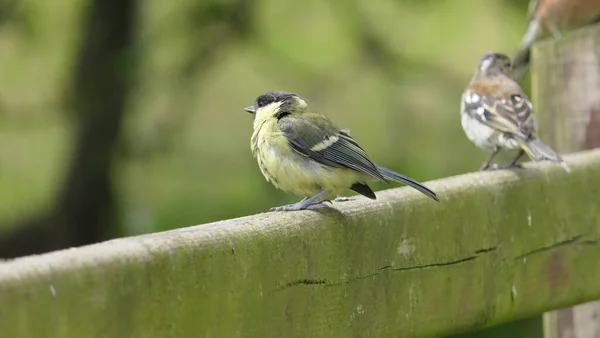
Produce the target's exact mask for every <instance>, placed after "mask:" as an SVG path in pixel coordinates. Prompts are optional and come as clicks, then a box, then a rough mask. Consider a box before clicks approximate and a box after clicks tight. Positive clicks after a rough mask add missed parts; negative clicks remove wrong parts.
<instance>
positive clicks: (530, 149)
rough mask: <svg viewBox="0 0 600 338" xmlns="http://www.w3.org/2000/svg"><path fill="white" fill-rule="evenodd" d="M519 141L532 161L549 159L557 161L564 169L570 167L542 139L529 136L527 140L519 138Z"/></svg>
mask: <svg viewBox="0 0 600 338" xmlns="http://www.w3.org/2000/svg"><path fill="white" fill-rule="evenodd" d="M519 143H520V145H521V147H522V148H523V150H525V152H526V153H527V155H528V156H529V157H530V158H531V159H532V160H533V161H534V162H537V161H543V160H546V161H550V162H554V163H559V164H560V165H562V166H563V168H565V170H566V171H568V172H570V171H571V169H570V168H569V166H568V165H567V164H566V163H565V161H563V159H562V157H560V155H558V154H557V153H556V152H555V151H554V150H552V148H550V147H548V146H547V145H545V144H544V143H543V142H542V141H540V140H539V139H537V138H530V139H528V140H519Z"/></svg>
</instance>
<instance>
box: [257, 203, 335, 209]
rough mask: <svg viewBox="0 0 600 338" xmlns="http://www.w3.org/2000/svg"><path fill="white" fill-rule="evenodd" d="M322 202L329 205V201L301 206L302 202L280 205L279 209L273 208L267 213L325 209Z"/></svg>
mask: <svg viewBox="0 0 600 338" xmlns="http://www.w3.org/2000/svg"><path fill="white" fill-rule="evenodd" d="M324 202H329V203H331V201H320V202H315V203H311V204H308V205H303V204H302V202H300V203H296V204H288V205H282V206H280V207H273V208H271V209H269V211H299V210H314V209H320V208H323V207H325V205H324V204H323V203H324ZM332 204H333V203H332Z"/></svg>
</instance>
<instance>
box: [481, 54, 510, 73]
mask: <svg viewBox="0 0 600 338" xmlns="http://www.w3.org/2000/svg"><path fill="white" fill-rule="evenodd" d="M512 71H513V68H512V63H511V61H510V58H509V57H508V56H506V55H505V54H502V53H486V54H484V55H483V56H481V58H480V59H479V64H478V65H477V70H476V71H475V77H486V76H494V75H506V76H509V77H512Z"/></svg>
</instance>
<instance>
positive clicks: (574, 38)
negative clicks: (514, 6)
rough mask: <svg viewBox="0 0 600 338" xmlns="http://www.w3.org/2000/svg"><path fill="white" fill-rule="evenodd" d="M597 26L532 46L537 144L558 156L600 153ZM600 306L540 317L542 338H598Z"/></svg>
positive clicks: (599, 32) (599, 44) (592, 304)
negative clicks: (595, 150) (539, 137)
mask: <svg viewBox="0 0 600 338" xmlns="http://www.w3.org/2000/svg"><path fill="white" fill-rule="evenodd" d="M599 60H600V26H589V27H585V28H583V29H580V30H577V31H572V32H569V33H568V34H567V35H565V36H564V37H563V38H561V39H547V40H545V41H543V42H540V43H538V44H535V45H534V48H533V62H532V72H531V74H532V80H533V83H534V86H533V88H532V92H533V93H532V94H533V95H532V96H533V98H534V99H535V105H534V106H535V107H536V113H537V115H538V121H539V125H540V130H541V133H542V139H544V140H545V142H547V143H548V145H550V146H551V147H552V148H554V149H557V150H560V152H562V153H570V152H575V151H581V150H587V149H592V148H597V147H600V90H598V88H600V61H599ZM598 316H600V301H596V302H589V303H585V304H580V305H577V306H575V307H570V308H565V309H561V310H559V311H555V312H548V313H546V314H544V331H545V337H546V338H570V337H577V338H600V321H599V320H598V318H599V317H598Z"/></svg>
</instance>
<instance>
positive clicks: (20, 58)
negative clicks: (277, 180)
mask: <svg viewBox="0 0 600 338" xmlns="http://www.w3.org/2000/svg"><path fill="white" fill-rule="evenodd" d="M14 3H15V4H11V2H10V1H5V2H4V5H5V7H8V9H6V8H5V10H4V12H0V19H1V22H0V65H1V67H2V68H1V69H2V71H1V72H0V220H2V223H1V224H2V227H3V230H8V229H9V228H10V227H11V226H15V224H19V222H17V220H19V219H22V218H24V217H28V216H32V215H34V214H36V213H39V212H40V211H41V210H45V209H48V208H51V206H52V204H53V199H55V198H56V196H57V193H58V192H59V191H60V189H61V186H62V185H64V184H65V180H67V178H66V174H65V172H66V170H67V168H68V166H69V162H70V161H71V157H72V151H73V148H74V147H75V146H74V142H75V136H74V135H75V133H76V131H75V130H74V129H75V127H74V122H73V114H72V113H70V110H69V108H68V104H67V103H66V101H68V100H67V99H66V97H68V96H69V94H70V92H71V89H70V86H71V81H70V79H71V78H72V73H73V72H74V71H76V70H75V67H74V63H75V59H76V56H77V51H78V49H79V48H80V46H81V45H82V44H83V43H84V41H82V39H84V34H83V33H82V32H83V31H84V30H85V23H86V22H85V19H86V16H85V13H86V12H88V11H89V10H90V6H89V5H88V2H86V1H81V0H62V1H59V2H49V1H41V0H23V1H18V2H17V1H15V2H14ZM136 6H137V9H136V10H137V21H136V23H135V27H134V44H132V45H131V49H132V50H134V51H135V55H136V58H135V59H136V65H135V68H136V71H135V72H134V73H132V74H133V75H132V77H133V79H131V80H132V82H133V84H132V85H131V87H130V91H129V93H128V98H127V104H126V109H125V113H124V115H123V119H124V128H123V129H122V130H121V133H120V135H119V142H118V143H117V146H115V147H114V149H113V156H114V157H115V160H114V162H113V165H112V166H111V178H112V180H113V183H114V187H115V191H116V193H115V196H114V197H115V199H116V205H117V206H118V212H117V213H116V218H115V221H116V222H117V223H118V224H119V229H120V230H119V235H134V234H141V233H147V232H153V231H159V230H165V229H171V228H177V227H183V226H189V225H194V224H200V223H205V222H210V221H215V220H221V219H226V218H232V217H238V216H242V215H248V214H252V213H258V212H263V211H265V210H267V209H268V208H269V207H271V206H275V205H281V204H284V203H291V202H294V201H297V200H298V198H297V197H295V196H293V195H288V194H286V193H284V192H281V191H277V190H276V189H275V188H274V187H272V186H271V185H270V184H268V183H267V182H266V181H265V180H264V179H263V177H262V176H261V174H260V172H259V170H258V167H257V166H256V164H255V160H254V159H253V158H252V155H251V153H250V148H249V138H250V135H251V132H252V125H251V124H252V117H251V116H250V115H248V114H247V113H245V112H244V111H243V109H242V108H243V107H245V106H248V105H250V104H251V103H252V102H253V100H254V99H255V97H256V96H257V95H258V94H260V93H262V92H265V91H267V90H273V89H281V90H286V91H293V92H296V93H298V94H300V95H302V96H304V97H306V98H308V100H309V101H310V102H311V104H312V106H313V107H314V109H315V110H318V111H319V112H322V113H324V114H326V115H328V116H329V117H331V118H332V119H333V120H334V121H336V123H337V124H338V125H339V126H340V127H342V128H349V129H351V131H352V135H353V137H354V138H355V139H357V140H358V141H359V142H360V143H361V145H362V146H363V147H364V148H365V150H366V151H367V152H368V153H369V154H370V155H371V157H372V158H373V159H374V160H375V161H376V162H377V163H379V164H382V165H385V166H388V167H390V168H393V169H394V170H397V171H399V172H402V173H404V174H406V175H409V176H411V177H414V178H415V179H418V180H421V181H426V180H431V179H436V178H441V177H444V176H448V175H455V174H459V173H464V172H467V171H472V170H475V169H477V168H478V167H479V165H480V164H481V163H482V161H483V160H484V159H485V157H486V155H487V154H486V153H485V152H484V151H482V150H480V149H477V148H475V147H474V146H473V145H472V144H471V143H469V141H468V140H467V139H466V137H465V136H464V134H463V132H462V129H461V126H460V122H459V111H458V109H459V99H460V95H461V92H462V90H463V88H464V86H465V85H466V83H467V82H468V81H469V79H470V77H471V74H472V71H473V70H474V67H475V65H476V63H477V61H478V58H479V56H480V55H481V54H482V53H484V52H487V51H492V50H494V51H502V52H506V53H509V54H512V53H513V52H514V51H515V49H516V47H517V44H518V42H519V40H520V37H521V34H522V32H523V30H524V27H525V24H526V22H525V21H526V6H527V4H526V1H507V0H486V1H481V0H460V1H459V0H456V1H425V0H418V1H416V0H414V1H388V0H369V1H367V0H357V1H350V2H348V1H317V0H308V1H302V2H300V1H292V0H286V1H283V0H259V1H252V2H242V1H236V0H213V1H192V0H182V1H177V2H166V1H159V0H145V1H143V2H139V3H136ZM2 13H4V15H2ZM240 18H243V19H240ZM242 21H243V22H242ZM240 22H242V23H240ZM97 94H98V96H102V95H103V93H102V92H98V93H97ZM374 188H375V189H384V188H387V186H385V185H383V184H375V186H374Z"/></svg>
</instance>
